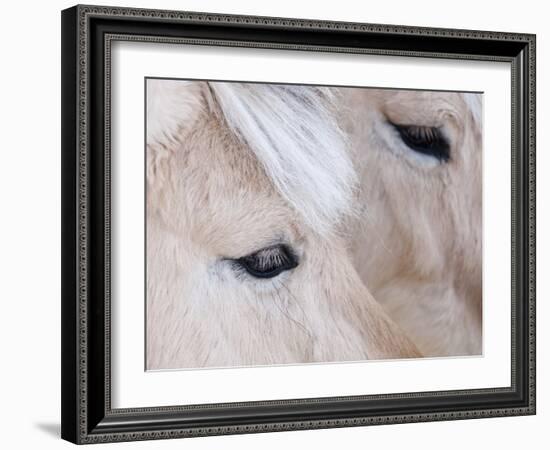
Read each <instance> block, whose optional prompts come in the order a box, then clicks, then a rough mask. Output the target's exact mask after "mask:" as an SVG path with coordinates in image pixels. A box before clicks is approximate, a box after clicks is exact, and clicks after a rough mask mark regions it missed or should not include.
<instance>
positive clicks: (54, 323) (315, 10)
mask: <svg viewBox="0 0 550 450" xmlns="http://www.w3.org/2000/svg"><path fill="white" fill-rule="evenodd" d="M108 4H113V5H115V4H116V5H124V6H143V7H157V8H170V9H188V10H203V11H210V12H227V13H239V14H258V15H272V16H289V17H290V16H294V17H304V18H319V19H337V20H350V21H364V22H379V23H397V24H407V25H425V26H441V27H461V28H471V29H488V30H502V31H517V32H532V33H537V34H538V43H537V44H538V48H539V51H538V57H539V61H538V68H537V69H538V70H537V72H538V81H539V85H538V95H537V103H538V123H539V129H538V148H539V155H538V164H537V165H538V173H539V184H538V198H539V199H540V200H539V202H538V203H539V204H538V214H537V215H538V230H539V235H538V255H539V256H538V274H539V280H540V282H539V289H538V298H539V302H538V317H539V320H538V322H539V324H540V326H539V330H538V335H537V339H538V349H539V351H538V358H539V359H538V377H539V388H538V415H537V416H535V417H515V418H502V419H489V420H473V421H472V420H469V421H461V422H442V423H429V424H408V425H392V426H387V427H368V428H353V429H352V428H347V429H337V430H319V431H307V432H292V433H288V432H287V433H273V434H263V435H246V436H226V437H213V438H202V439H192V440H187V441H163V442H142V443H130V444H115V445H118V446H119V448H130V447H131V448H176V447H179V448H181V447H182V446H184V445H185V446H186V448H190V449H198V448H201V449H210V448H219V447H220V446H223V447H224V448H229V449H253V448H254V449H256V448H258V447H262V448H280V447H286V448H301V447H304V446H308V447H310V446H315V447H320V448H334V447H336V446H345V447H346V448H349V447H351V448H365V447H369V448H379V447H382V446H384V448H395V447H398V446H406V447H407V448H423V449H431V448H434V449H435V448H442V447H444V448H446V449H455V448H456V449H463V448H464V447H466V446H470V447H472V448H482V447H483V446H490V447H491V448H498V449H506V448H518V447H520V446H521V447H523V446H524V445H527V446H528V445H531V446H533V447H534V448H542V447H543V446H544V445H545V444H544V443H543V442H545V441H547V433H545V431H547V430H546V429H545V428H546V427H545V425H546V424H547V423H548V421H549V420H550V412H548V404H549V400H550V399H549V390H548V387H547V385H545V382H544V380H545V378H546V379H547V378H548V358H549V356H548V355H549V352H548V349H547V346H546V344H545V342H548V341H549V340H550V332H549V331H548V330H549V328H548V327H546V326H545V321H546V320H547V317H548V306H547V304H546V303H545V301H544V300H545V298H546V297H547V296H548V295H549V294H550V290H549V287H550V286H549V284H548V277H545V274H546V273H547V271H548V269H549V267H548V258H547V255H548V252H549V251H550V247H549V238H548V234H547V233H545V229H548V228H549V227H550V213H549V211H548V202H546V206H545V203H544V193H545V191H547V190H548V188H550V185H549V181H548V180H550V178H547V179H546V180H545V179H544V177H543V176H541V175H540V174H544V172H545V169H546V168H547V167H548V163H549V161H548V158H549V157H548V152H544V151H543V149H544V148H547V147H548V146H549V145H550V140H549V136H548V129H547V127H544V126H543V125H544V124H545V123H548V121H549V120H550V113H549V111H550V107H549V106H548V102H549V101H550V93H549V91H548V87H547V84H545V83H543V80H545V79H548V77H549V76H550V71H549V68H548V58H547V56H545V54H546V55H547V54H548V50H547V43H548V41H549V40H550V31H548V28H547V26H546V25H547V24H546V20H545V19H546V18H547V16H548V14H547V13H546V12H545V11H543V10H542V6H538V5H543V4H544V3H542V2H535V1H523V2H521V4H518V2H517V1H514V2H508V1H499V2H492V3H489V2H486V3H482V2H479V1H470V0H462V1H460V2H450V3H446V4H445V6H444V7H443V6H442V4H441V2H439V1H431V2H428V1H415V2H406V1H397V0H394V1H393V2H368V3H367V2H356V1H353V0H349V1H347V0H340V1H339V2H330V4H329V3H328V2H327V4H321V3H320V2H306V1H303V2H301V3H298V2H296V1H295V0H288V1H283V0H278V1H277V2H274V1H273V2H261V3H260V2H253V1H244V0H232V1H231V2H230V3H228V2H223V1H222V0H219V1H214V0H203V1H199V0H196V1H190V0H180V1H167V0H165V1H155V2H153V1H139V0H133V1H132V2H131V3H127V2H119V1H116V0H111V1H110V2H108ZM71 5H72V3H71V2H64V1H55V0H54V1H50V2H24V3H23V2H22V3H20V6H15V3H14V2H13V3H11V4H10V5H9V6H7V5H5V6H4V8H3V10H2V12H3V19H4V20H3V26H2V28H1V33H2V36H1V39H0V42H1V44H0V45H2V71H1V72H0V77H1V83H0V87H1V88H2V101H1V102H0V105H1V106H0V111H2V121H1V123H2V131H3V133H2V137H3V140H2V166H1V167H2V176H1V177H0V183H1V189H0V192H1V196H2V197H1V204H2V206H3V215H2V219H3V220H2V222H1V225H0V226H1V227H2V232H1V233H0V236H1V245H0V249H1V251H2V256H3V258H2V259H1V261H2V262H1V264H2V267H1V269H2V271H1V273H2V278H1V280H2V286H3V288H4V289H3V292H2V296H1V300H2V302H3V305H4V308H3V311H2V312H3V313H2V315H1V319H0V320H1V326H0V338H1V339H0V342H1V344H0V345H1V348H0V350H1V355H2V370H1V371H0V379H1V382H0V399H1V408H0V414H1V416H2V417H1V422H0V423H2V431H1V434H0V443H1V444H2V447H4V448H42V449H44V448H61V447H66V448H68V446H69V445H70V444H68V443H65V442H62V441H60V440H59V437H58V435H59V396H60V385H59V384H60V383H59V377H60V373H59V372H60V369H59V368H60V355H59V347H60V334H59V325H60V320H59V315H60V310H59V303H60V302H59V298H60V251H59V248H60V200H59V199H60V170H59V168H60V151H59V147H60V121H59V117H60V77H59V74H60V69H59V65H60V17H59V10H60V9H62V8H65V7H68V6H71ZM541 49H542V50H541ZM538 442H541V444H539V443H538Z"/></svg>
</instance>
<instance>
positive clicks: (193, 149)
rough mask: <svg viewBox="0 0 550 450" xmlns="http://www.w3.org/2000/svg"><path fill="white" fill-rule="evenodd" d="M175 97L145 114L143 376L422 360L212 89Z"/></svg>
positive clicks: (195, 88) (335, 238) (341, 246)
mask: <svg viewBox="0 0 550 450" xmlns="http://www.w3.org/2000/svg"><path fill="white" fill-rule="evenodd" d="M149 83H167V82H160V81H157V82H152V81H150V82H149ZM164 87H165V86H164ZM158 89H163V86H159V85H154V84H152V85H150V86H149V100H151V101H152V100H153V99H158V98H159V97H161V94H162V93H159V91H158ZM171 89H172V92H171V93H170V95H168V98H170V103H171V104H172V105H174V108H175V112H174V111H173V110H172V109H170V108H169V107H162V108H157V107H156V105H155V104H152V103H149V105H148V123H151V124H153V125H154V126H152V127H151V129H150V130H149V131H150V132H149V133H148V150H147V157H148V163H147V166H148V167H147V168H148V176H147V182H148V184H147V368H148V369H167V368H192V367H207V366H210V367H212V366H235V365H238V366H242V365H261V364H284V363H305V362H315V361H346V360H364V359H368V358H387V357H394V358H397V357H410V356H417V353H416V350H415V348H414V347H413V346H412V344H410V343H409V342H408V340H407V339H406V338H405V337H404V336H403V335H402V334H401V331H400V330H399V329H397V327H396V326H395V325H394V324H393V322H391V321H390V320H389V319H388V318H387V316H386V315H385V313H384V312H383V311H382V309H381V308H380V306H379V305H378V304H377V303H376V302H374V300H373V299H372V297H371V296H370V294H369V292H368V291H367V289H366V288H365V287H364V285H363V283H362V282H361V280H360V278H359V277H358V275H357V273H356V271H355V269H354V268H353V265H352V259H351V257H350V255H349V253H348V251H347V248H348V244H349V242H347V241H346V239H345V238H344V237H343V235H342V234H340V233H339V232H338V229H337V228H338V225H337V224H335V225H334V230H332V232H330V233H326V232H325V233H319V232H317V231H316V230H314V229H312V228H311V225H310V224H309V223H308V221H307V220H306V219H305V218H304V217H303V216H301V215H300V214H298V213H297V212H296V210H295V208H294V207H292V206H291V205H290V204H289V202H288V201H286V199H285V198H284V197H283V196H282V195H281V193H280V192H279V191H278V190H277V189H276V188H275V187H274V184H273V183H272V180H271V179H270V178H269V177H268V176H267V174H266V170H265V168H264V167H262V166H261V165H260V164H259V163H258V160H257V157H256V155H255V154H254V153H253V152H252V151H251V149H250V148H249V146H247V145H246V144H245V143H243V141H242V140H240V139H238V137H237V136H236V135H235V133H234V132H232V131H231V130H230V127H228V125H227V123H226V121H225V120H224V118H223V117H221V115H220V112H219V110H218V106H217V105H216V99H215V98H214V97H212V95H211V92H210V89H209V86H208V85H206V84H205V83H188V84H185V85H183V84H181V83H180V84H177V83H176V84H174V85H173V86H172V88H171ZM178 96H180V98H179V100H178V101H174V99H175V98H178ZM161 103H162V102H161ZM165 104H166V102H164V105H165ZM166 115H167V116H168V118H167V117H162V116H166ZM169 118H177V120H174V121H170V120H169ZM158 123H169V124H170V123H173V124H174V125H173V127H172V128H171V129H170V130H168V131H166V129H162V131H160V128H158V127H156V125H155V124H158Z"/></svg>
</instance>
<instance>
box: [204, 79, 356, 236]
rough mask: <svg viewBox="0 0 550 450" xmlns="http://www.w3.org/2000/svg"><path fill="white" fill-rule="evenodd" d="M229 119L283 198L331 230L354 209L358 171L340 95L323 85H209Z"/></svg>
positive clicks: (326, 230)
mask: <svg viewBox="0 0 550 450" xmlns="http://www.w3.org/2000/svg"><path fill="white" fill-rule="evenodd" d="M208 85H209V87H210V91H211V93H212V96H213V98H214V100H215V102H216V104H217V105H219V110H220V111H221V114H222V116H223V119H224V120H225V122H226V123H227V125H228V127H229V128H230V129H231V131H232V132H233V133H234V134H235V135H236V136H237V137H238V138H239V139H240V140H241V141H242V142H243V143H244V144H245V145H246V146H247V147H249V148H250V149H251V150H252V151H253V152H254V154H255V156H256V158H257V159H258V161H259V162H260V163H261V165H262V167H263V169H264V170H265V172H266V174H267V175H268V177H269V178H270V179H271V181H272V182H273V184H274V186H275V188H276V189H277V190H278V192H279V193H280V194H281V195H282V196H283V198H284V199H285V200H286V201H287V202H288V203H289V204H290V205H291V206H292V207H293V208H294V209H295V210H296V211H297V212H298V213H300V214H301V215H302V216H303V218H304V220H305V221H306V223H307V224H308V225H309V226H310V227H311V228H312V229H313V230H315V231H317V232H319V233H321V234H325V233H330V232H331V231H332V230H334V225H335V224H336V223H337V222H338V221H340V220H341V219H342V217H343V216H345V215H346V214H348V213H350V212H351V209H352V200H353V192H354V188H355V184H356V175H355V172H354V169H353V165H352V162H351V160H350V157H349V154H348V147H347V142H346V138H345V136H344V134H343V133H342V131H341V130H340V127H339V124H338V121H337V118H336V117H337V116H336V111H335V96H336V93H335V92H334V91H333V90H331V89H329V88H323V87H317V86H296V85H273V84H255V83H246V84H243V83H224V82H210V83H208Z"/></svg>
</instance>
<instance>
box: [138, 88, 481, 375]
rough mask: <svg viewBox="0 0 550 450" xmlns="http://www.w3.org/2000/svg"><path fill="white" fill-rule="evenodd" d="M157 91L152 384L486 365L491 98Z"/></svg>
mask: <svg viewBox="0 0 550 450" xmlns="http://www.w3.org/2000/svg"><path fill="white" fill-rule="evenodd" d="M144 84H145V88H144V92H145V135H146V136H145V140H146V142H145V145H144V148H145V174H144V176H145V179H146V182H145V186H146V187H145V200H144V201H145V216H146V217H145V223H146V225H145V234H146V236H145V242H146V245H145V284H146V286H145V322H146V323H145V366H146V367H145V369H146V370H147V371H156V370H169V369H199V368H229V367H254V366H275V365H287V364H289V365H292V364H294V365H295V364H311V363H343V362H359V361H360V362H364V361H368V360H388V359H390V360H399V359H405V358H440V357H476V356H477V357H482V356H483V295H482V285H483V277H482V243H483V236H482V226H483V220H482V206H483V205H482V196H483V195H482V193H483V190H482V185H483V179H482V178H483V177H482V160H483V92H458V91H441V90H416V89H400V88H399V87H398V86H397V87H395V88H391V89H390V88H377V87H357V86H318V85H305V84H282V83H258V82H246V81H244V82H235V81H231V82H229V81H218V80H198V79H170V78H153V77H147V78H145V81H144Z"/></svg>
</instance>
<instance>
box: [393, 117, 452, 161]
mask: <svg viewBox="0 0 550 450" xmlns="http://www.w3.org/2000/svg"><path fill="white" fill-rule="evenodd" d="M392 125H393V127H394V128H395V129H396V130H397V132H398V133H399V137H400V138H401V140H402V141H403V142H404V143H405V145H407V147H409V148H410V149H411V150H414V151H415V152H417V153H421V154H423V155H427V156H432V157H434V158H437V159H438V160H439V161H441V162H447V161H449V159H450V157H451V156H450V145H449V141H448V140H447V138H446V137H445V136H444V135H443V132H442V131H441V128H439V127H426V126H419V125H397V124H394V123H392Z"/></svg>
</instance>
